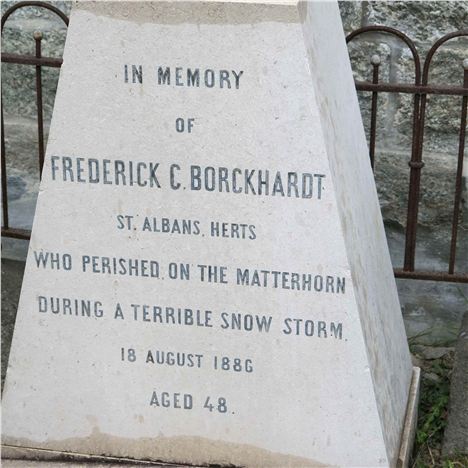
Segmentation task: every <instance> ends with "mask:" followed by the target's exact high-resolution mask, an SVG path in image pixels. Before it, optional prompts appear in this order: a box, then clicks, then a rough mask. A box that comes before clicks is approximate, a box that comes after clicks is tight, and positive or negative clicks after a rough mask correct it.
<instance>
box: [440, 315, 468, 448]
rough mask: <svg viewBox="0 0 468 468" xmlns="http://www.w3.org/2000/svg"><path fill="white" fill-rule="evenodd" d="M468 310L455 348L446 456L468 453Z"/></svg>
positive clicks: (446, 430)
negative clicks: (467, 401) (467, 400)
mask: <svg viewBox="0 0 468 468" xmlns="http://www.w3.org/2000/svg"><path fill="white" fill-rule="evenodd" d="M467 369H468V312H467V313H466V314H465V317H464V319H463V322H462V326H461V329H460V334H459V336H458V341H457V346H456V349H455V364H454V369H453V373H452V379H451V380H452V382H451V386H450V406H449V415H448V422H447V427H446V429H445V434H444V446H443V453H444V455H445V456H450V455H459V454H468V406H467V404H466V399H467V395H468V372H467Z"/></svg>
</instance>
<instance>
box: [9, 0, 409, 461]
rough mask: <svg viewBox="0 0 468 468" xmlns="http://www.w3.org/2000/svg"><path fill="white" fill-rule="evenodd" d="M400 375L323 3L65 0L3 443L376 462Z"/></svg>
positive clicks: (402, 408)
mask: <svg viewBox="0 0 468 468" xmlns="http://www.w3.org/2000/svg"><path fill="white" fill-rule="evenodd" d="M412 373H413V370H412V366H411V361H410V355H409V352H408V346H407V342H406V336H405V330H404V327H403V321H402V317H401V312H400V307H399V303H398V296H397V291H396V288H395V280H394V277H393V272H392V267H391V263H390V257H389V253H388V248H387V243H386V239H385V233H384V229H383V224H382V219H381V214H380V209H379V203H378V200H377V194H376V190H375V186H374V180H373V176H372V172H371V168H370V164H369V160H368V151H367V147H366V140H365V135H364V131H363V126H362V122H361V117H360V112H359V106H358V101H357V98H356V92H355V88H354V82H353V77H352V74H351V68H350V63H349V59H348V54H347V50H346V45H345V40H344V35H343V30H342V25H341V21H340V16H339V11H338V7H337V4H336V3H333V2H323V3H319V2H294V1H269V2H251V1H244V2H224V1H218V2H212V1H206V2H196V1H167V2H92V1H90V2H78V3H77V4H76V5H75V7H74V10H73V12H72V15H71V22H70V28H69V32H68V37H67V42H66V46H65V53H64V63H63V67H62V69H61V74H60V81H59V86H58V92H57V97H56V102H55V109H54V115H53V119H52V125H51V130H50V137H49V141H48V147H47V156H46V162H45V166H44V171H43V178H42V183H41V190H40V193H39V198H38V204H37V212H36V216H35V221H34V227H33V234H32V239H31V242H30V248H29V255H28V261H27V266H26V272H25V277H24V284H23V289H22V294H21V300H20V304H19V310H18V317H17V321H16V326H15V333H14V338H13V345H12V349H11V354H10V362H9V369H8V375H7V381H6V386H5V390H4V395H3V444H4V447H6V450H7V453H14V454H16V455H18V454H21V455H23V456H25V455H27V454H28V453H31V451H30V450H24V448H29V449H42V451H40V452H37V453H39V454H40V455H41V456H43V457H44V456H49V455H50V454H52V453H56V452H69V453H73V454H88V455H94V456H112V457H119V458H129V459H141V460H152V461H158V460H159V461H164V462H173V463H179V464H181V463H187V464H198V465H200V464H209V463H213V464H221V465H223V464H230V465H242V466H281V467H283V466H347V467H350V466H372V467H374V466H394V465H395V464H396V463H397V462H398V459H399V453H400V446H401V444H402V441H403V442H404V444H405V443H406V444H407V440H408V436H407V434H408V433H409V432H410V429H411V424H410V419H411V418H410V416H409V415H411V414H412V411H413V407H414V398H410V394H414V393H415V387H414V385H415V384H414V382H413V389H412V390H410V388H411V385H412ZM413 396H414V395H413ZM407 408H409V409H408V411H407ZM406 415H408V416H406ZM405 421H406V423H405ZM405 428H406V429H405ZM404 430H406V433H405V434H406V435H405V436H403V433H404ZM405 441H406V442H405Z"/></svg>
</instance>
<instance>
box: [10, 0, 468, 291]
mask: <svg viewBox="0 0 468 468" xmlns="http://www.w3.org/2000/svg"><path fill="white" fill-rule="evenodd" d="M28 6H36V7H41V8H45V9H47V10H50V11H52V12H53V13H55V14H56V15H57V16H59V17H60V18H61V19H62V20H63V22H64V23H65V24H66V25H67V26H68V17H67V16H66V15H65V14H64V13H63V12H62V11H61V10H59V9H58V8H56V7H55V6H53V5H51V4H49V3H45V2H41V1H24V2H19V3H17V4H15V5H14V6H12V7H11V8H9V9H8V10H7V11H6V12H5V13H4V15H3V16H2V21H1V30H2V32H3V27H4V25H5V22H6V20H7V19H8V17H9V16H10V15H11V14H12V13H13V12H14V11H16V10H18V9H19V8H24V7H28ZM366 33H383V34H388V35H391V36H394V37H396V38H398V39H399V40H400V41H402V42H403V43H404V44H405V45H406V47H408V49H409V50H410V51H411V54H412V57H413V60H414V84H409V83H384V82H380V81H379V67H380V59H379V57H378V56H373V57H372V59H371V65H372V70H371V72H372V80H371V81H356V89H357V90H358V91H365V92H370V93H371V120H370V132H369V156H370V163H371V165H372V168H374V161H375V155H376V153H375V148H376V137H377V110H378V94H379V93H407V94H412V95H413V96H414V97H413V126H412V145H411V158H410V161H409V162H408V165H409V171H410V174H409V188H408V208H407V215H406V228H405V257H404V264H403V267H402V268H396V269H395V276H396V277H397V278H409V279H422V280H432V281H447V282H457V283H468V272H460V271H456V269H455V262H456V253H457V238H458V231H459V219H460V213H461V202H462V177H463V158H464V152H465V136H466V126H467V104H468V59H467V60H465V61H464V64H463V65H464V74H463V77H461V80H460V81H461V84H460V86H448V85H434V84H430V83H429V71H430V67H431V63H432V59H433V57H434V55H435V54H436V52H437V51H438V49H439V48H440V47H441V46H442V45H444V44H445V43H446V42H447V41H450V40H451V39H454V38H458V37H462V36H463V37H468V30H463V31H457V32H453V33H450V34H446V35H445V36H443V37H441V38H440V39H439V40H438V41H437V42H436V43H435V44H434V45H433V46H432V47H431V49H430V50H429V52H428V54H427V56H426V59H425V61H424V64H423V66H422V67H421V59H420V56H419V54H418V51H417V49H416V46H415V44H414V42H413V41H412V40H411V39H410V38H409V37H408V36H407V35H405V34H404V33H402V32H401V31H398V30H396V29H393V28H390V27H386V26H368V27H365V28H361V29H357V30H356V31H353V32H352V33H351V34H349V35H348V36H347V38H346V42H347V43H350V42H351V41H353V40H354V39H355V38H356V37H358V36H361V35H364V34H366ZM34 40H35V44H36V49H35V55H34V56H31V55H17V54H10V53H3V52H2V54H1V58H2V62H3V63H15V64H22V65H31V66H34V67H35V68H36V102H37V129H38V155H39V162H38V167H39V171H40V172H41V171H42V166H43V164H44V124H43V108H42V107H43V102H42V76H41V68H42V67H61V65H62V59H60V58H53V57H43V56H42V53H41V41H42V34H41V33H40V32H36V33H34ZM430 94H439V95H450V96H460V104H461V117H460V133H459V142H458V160H457V170H456V175H455V180H454V186H455V196H454V201H453V215H452V229H451V239H450V256H449V261H448V265H447V270H446V271H423V270H418V269H417V268H416V266H415V257H416V243H417V235H416V234H417V224H418V209H419V201H420V189H421V171H422V169H423V167H424V161H423V147H424V128H425V118H426V100H427V96H428V95H430ZM1 113H2V115H1V131H2V142H1V169H2V206H3V225H2V236H5V237H13V238H18V239H29V238H30V234H31V233H30V231H26V230H22V229H17V228H15V227H12V226H10V224H9V218H8V190H7V175H6V152H5V136H4V121H3V104H2V109H1Z"/></svg>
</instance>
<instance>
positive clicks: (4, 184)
mask: <svg viewBox="0 0 468 468" xmlns="http://www.w3.org/2000/svg"><path fill="white" fill-rule="evenodd" d="M2 213H3V227H4V228H5V229H8V228H9V221H8V187H7V175H6V154H5V126H4V123H3V102H2Z"/></svg>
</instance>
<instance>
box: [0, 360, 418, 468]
mask: <svg viewBox="0 0 468 468" xmlns="http://www.w3.org/2000/svg"><path fill="white" fill-rule="evenodd" d="M420 381H421V369H420V368H419V367H413V376H412V379H411V386H410V390H409V398H408V406H407V409H406V417H405V425H404V427H403V433H402V437H401V445H400V454H399V456H398V460H397V468H407V467H408V466H409V462H410V458H411V453H412V448H413V442H414V436H415V434H416V425H417V419H418V401H419V387H420ZM2 459H3V460H5V461H6V460H8V461H11V462H13V460H36V461H44V462H52V461H55V462H60V461H62V462H63V461H64V460H67V461H68V462H69V463H67V465H66V466H69V467H70V468H71V467H73V466H77V467H78V466H86V464H87V462H88V463H90V464H91V463H92V464H93V465H92V466H94V467H95V466H96V465H95V463H96V462H102V465H99V466H103V467H105V466H107V467H108V466H109V463H110V464H112V463H115V464H118V466H119V467H122V466H128V467H130V466H138V465H139V466H181V465H173V464H171V463H157V462H148V461H146V462H145V461H137V460H130V459H123V458H119V457H97V456H92V455H85V454H78V453H68V452H60V451H54V450H43V449H35V448H26V447H13V446H9V445H2ZM75 463H76V465H75ZM5 466H11V467H12V468H14V467H16V466H20V465H15V464H14V463H12V464H11V465H8V464H7V465H5ZM58 466H61V465H58ZM112 466H113V465H112Z"/></svg>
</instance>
